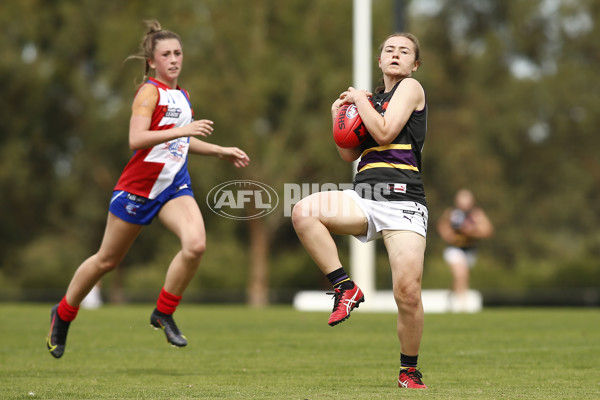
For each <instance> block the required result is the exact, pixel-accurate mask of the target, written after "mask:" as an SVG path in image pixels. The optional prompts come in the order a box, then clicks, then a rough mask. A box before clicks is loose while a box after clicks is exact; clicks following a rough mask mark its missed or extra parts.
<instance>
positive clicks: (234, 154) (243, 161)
mask: <svg viewBox="0 0 600 400" xmlns="http://www.w3.org/2000/svg"><path fill="white" fill-rule="evenodd" d="M219 158H220V159H221V160H226V161H229V162H231V163H232V164H233V165H234V166H235V167H236V168H244V167H247V166H248V164H250V157H248V155H247V154H246V153H245V152H244V151H243V150H240V149H238V148H237V147H223V150H222V152H221V154H219Z"/></svg>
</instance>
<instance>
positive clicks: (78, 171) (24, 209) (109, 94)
mask: <svg viewBox="0 0 600 400" xmlns="http://www.w3.org/2000/svg"><path fill="white" fill-rule="evenodd" d="M5 3H6V4H4V3H3V4H2V5H0V26H1V27H2V28H0V29H2V35H1V36H0V42H1V43H2V48H3V54H4V56H3V57H2V58H0V79H1V82H2V102H3V104H2V107H0V120H1V121H2V125H3V126H2V128H1V130H2V135H1V141H2V146H1V147H0V191H1V193H2V194H1V195H0V212H1V213H2V214H1V215H2V224H1V225H0V288H2V293H3V295H2V297H3V298H9V299H10V298H25V297H27V296H29V297H31V296H32V293H34V294H36V293H37V294H39V295H40V296H42V297H43V296H47V295H54V292H53V291H54V290H55V291H56V292H62V291H64V288H65V287H66V284H67V282H68V280H69V278H70V277H71V275H72V272H73V270H74V269H75V268H76V267H77V265H79V263H80V262H81V260H83V259H84V258H85V257H86V256H87V255H89V254H90V253H92V252H94V251H95V250H96V249H97V246H98V245H99V242H100V239H101V236H102V234H103V231H102V230H103V227H104V223H105V220H106V213H107V204H108V200H109V197H110V193H111V190H112V187H113V185H114V183H115V181H116V179H117V177H118V175H119V174H120V172H121V169H122V168H123V166H124V165H125V163H126V162H127V160H128V159H129V156H130V151H129V149H128V146H127V127H128V119H129V115H130V105H131V101H132V99H133V93H134V91H135V88H136V85H137V84H139V83H140V80H141V78H142V75H143V65H141V64H139V63H137V62H135V61H128V62H124V60H125V59H126V58H127V56H128V55H131V54H133V53H136V52H137V46H138V44H139V41H140V39H141V37H142V34H143V30H144V25H143V24H142V20H143V19H148V18H157V19H159V20H160V21H161V23H162V25H163V27H164V28H165V29H171V30H174V31H176V32H178V33H179V34H180V35H181V37H182V40H183V45H184V54H185V62H184V68H183V73H182V77H181V79H180V84H181V85H182V86H183V87H185V88H186V89H187V90H188V91H189V92H190V93H191V100H192V104H193V105H194V109H195V113H196V115H197V116H199V117H206V118H210V119H212V120H214V121H215V134H214V135H213V136H212V137H211V138H210V141H214V142H217V143H219V144H222V145H235V146H239V147H241V148H243V149H244V150H246V151H247V152H248V153H249V155H250V157H251V158H252V164H251V166H250V167H249V168H246V169H245V170H242V171H239V170H235V169H234V168H231V167H229V166H228V165H226V164H225V163H223V162H220V161H218V160H216V159H212V158H192V159H190V173H191V175H192V179H193V182H194V189H195V192H196V195H197V199H198V203H199V204H200V207H201V209H202V210H203V213H204V216H205V219H206V226H207V231H208V252H207V254H206V256H205V258H204V260H203V262H202V265H201V267H200V271H199V273H198V278H197V279H195V280H194V282H193V283H192V287H191V288H190V291H191V293H196V294H197V296H199V297H202V294H203V293H211V294H215V293H222V294H223V298H227V297H229V298H231V296H233V297H235V296H238V297H237V298H244V297H243V295H242V296H240V293H247V298H248V301H250V302H251V303H252V304H255V305H264V304H266V303H268V302H269V301H273V300H280V299H282V298H283V297H278V296H285V295H286V293H292V292H293V291H295V290H299V289H304V288H316V287H319V286H320V285H322V284H323V281H322V279H321V277H320V274H319V272H318V270H317V268H316V267H315V266H314V265H313V263H312V261H311V260H310V259H309V257H308V256H307V255H306V253H305V251H304V250H303V249H302V247H301V246H300V244H299V242H298V240H297V238H296V236H295V234H294V232H293V229H292V227H291V223H290V221H289V218H286V217H284V216H283V210H282V209H280V210H277V211H276V212H274V213H272V214H270V215H268V216H267V217H265V218H261V219H255V220H250V221H239V222H235V221H231V220H227V219H224V218H222V217H219V216H217V215H215V214H213V213H211V212H210V210H209V209H208V207H207V205H206V202H205V199H204V196H205V194H206V193H207V192H208V191H209V190H210V189H211V188H213V187H214V186H216V185H218V184H219V183H221V182H225V181H228V180H234V179H252V180H256V181H260V182H264V183H266V184H268V185H270V186H271V187H273V188H275V190H277V191H279V192H280V195H281V194H282V192H283V185H284V183H286V182H294V183H303V182H315V183H325V182H348V181H350V179H351V167H350V165H348V164H346V163H344V162H343V161H342V160H341V159H339V157H338V156H337V153H336V150H335V146H334V144H333V141H332V139H331V133H330V125H331V122H330V116H329V108H330V104H331V102H332V101H333V99H335V97H336V96H337V95H338V94H339V93H340V92H341V91H342V90H343V89H345V88H346V87H347V86H349V85H350V84H351V81H352V64H351V63H352V43H351V40H352V32H351V21H352V7H351V2H349V1H347V0H325V1H321V0H285V1H277V0H257V1H252V2H246V1H234V0H225V1H223V0H204V1H197V0H181V1H177V2H170V3H164V2H160V3H159V2H118V1H106V2H97V1H93V0H87V1H81V2H70V1H67V0H55V1H52V2H44V1H39V0H38V1H35V0H34V1H29V2H5ZM423 3H424V2H419V1H406V2H405V7H406V11H407V12H406V17H405V23H406V27H407V30H409V31H411V32H413V33H415V34H416V35H417V36H418V37H419V38H420V40H421V44H422V48H423V58H424V63H423V65H422V67H421V69H420V70H419V71H418V72H417V74H416V75H415V77H416V78H417V79H419V80H420V81H421V82H422V83H423V85H424V87H425V90H426V92H427V99H428V104H429V108H430V120H429V130H428V138H427V143H426V145H425V150H424V160H423V165H424V171H423V174H424V179H425V184H426V189H427V194H428V201H429V206H430V218H431V220H430V226H433V224H432V223H431V222H432V221H434V220H435V219H436V218H437V217H438V216H439V215H440V214H441V212H442V210H443V209H444V208H445V207H447V206H448V205H449V204H451V202H452V198H453V195H454V193H455V191H456V190H457V189H458V188H460V187H469V188H471V189H472V190H473V191H474V192H475V194H476V196H477V198H478V200H479V203H480V205H481V206H482V207H484V208H485V209H486V211H487V212H488V214H489V215H490V217H491V219H492V220H493V222H494V224H495V226H496V232H497V234H496V236H495V237H494V239H492V240H489V241H487V242H485V243H483V245H482V250H481V252H480V263H479V266H478V268H477V269H476V271H475V272H474V274H473V285H474V286H475V287H480V288H500V289H502V288H505V289H515V288H517V289H527V288H535V287H575V288H583V287H590V286H591V287H598V286H599V284H598V282H600V272H599V271H600V269H599V268H598V267H597V265H598V261H597V260H598V258H599V256H600V231H599V229H598V226H599V225H600V213H599V209H600V207H598V206H597V205H596V203H597V199H598V198H599V197H600V196H599V194H600V193H599V192H600V155H599V152H598V150H597V149H598V148H600V139H598V135H596V134H595V133H596V127H597V126H599V125H600V121H599V119H600V117H599V114H598V113H597V112H596V110H598V109H600V98H599V97H598V96H597V93H598V92H600V87H599V86H600V79H598V77H597V69H598V66H599V65H600V60H599V59H598V57H599V55H600V40H598V39H600V35H599V31H598V26H597V25H596V23H595V22H596V21H599V20H600V6H599V5H598V4H597V3H596V2H594V1H592V0H579V1H556V2H548V1H543V0H531V1H530V0H511V1H492V0H487V1H482V0H478V1H467V0H451V1H439V2H435V1H432V2H425V3H426V4H428V5H429V6H428V8H424V7H423ZM392 10H394V7H393V4H392V1H391V0H374V1H373V19H374V23H373V37H374V40H375V43H374V48H375V49H376V48H377V45H378V44H379V42H380V41H382V40H383V39H384V38H385V37H386V36H387V35H388V34H389V33H390V32H391V30H392V24H393V18H392V15H391V14H392ZM375 57H376V54H374V55H373V71H374V76H375V77H378V70H377V63H376V58H375ZM374 84H375V82H374ZM157 225H158V223H157ZM428 240H429V245H428V252H427V260H426V271H425V280H424V285H425V287H447V286H449V284H450V277H449V273H448V271H447V270H446V268H445V266H444V265H443V262H442V260H441V249H442V246H443V244H442V243H441V241H440V238H439V237H438V236H437V234H436V233H435V232H434V229H430V235H429V239H428ZM338 243H339V246H340V249H341V250H342V254H343V258H344V261H347V259H346V257H347V256H345V253H346V250H347V239H346V238H340V239H339V241H338ZM177 246H178V243H177V242H176V239H175V238H174V237H172V236H171V235H170V234H169V233H168V232H167V231H166V230H165V229H162V227H155V226H154V225H153V226H150V227H149V228H147V229H146V230H144V231H143V233H142V235H141V236H140V238H139V239H138V241H137V242H136V244H135V245H134V247H133V249H132V251H131V252H130V254H129V255H128V257H127V258H126V259H125V261H124V265H123V268H124V273H123V274H122V275H119V274H115V277H114V278H111V277H109V278H108V279H109V281H110V280H111V279H113V280H115V281H116V280H122V281H121V282H114V285H116V284H117V283H119V285H116V286H120V285H122V286H124V287H125V290H126V292H127V293H129V295H130V296H133V295H132V293H143V292H144V290H145V289H147V288H148V289H151V290H152V291H155V288H156V287H157V286H159V285H160V284H161V279H162V277H163V276H164V269H165V268H166V266H167V263H168V261H169V260H170V258H171V257H172V255H173V253H174V252H175V251H176V250H175V249H176V248H177ZM379 250H381V249H379ZM379 250H378V253H377V257H378V260H379V261H380V262H378V263H377V264H378V266H377V282H378V285H379V287H387V286H389V285H390V282H389V279H390V277H389V271H388V270H387V269H388V267H387V262H386V261H385V252H383V251H379ZM119 277H120V278H119ZM108 286H109V287H110V285H108Z"/></svg>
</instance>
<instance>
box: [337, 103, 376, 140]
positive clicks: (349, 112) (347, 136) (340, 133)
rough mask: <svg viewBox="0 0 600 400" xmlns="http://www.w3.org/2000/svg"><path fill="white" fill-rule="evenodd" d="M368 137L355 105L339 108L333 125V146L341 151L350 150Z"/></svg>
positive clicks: (345, 105) (348, 104) (347, 104)
mask: <svg viewBox="0 0 600 400" xmlns="http://www.w3.org/2000/svg"><path fill="white" fill-rule="evenodd" d="M368 135H369V132H368V131H367V128H366V127H365V125H364V124H363V122H362V119H361V118H360V115H358V110H357V109H356V105H354V104H351V103H346V104H344V105H343V106H341V107H340V109H339V110H338V113H337V117H336V119H335V122H334V124H333V140H334V141H335V144H337V145H338V146H339V147H341V148H343V149H351V148H353V147H356V146H358V145H359V144H361V143H362V142H364V141H365V139H366V138H367V136H368Z"/></svg>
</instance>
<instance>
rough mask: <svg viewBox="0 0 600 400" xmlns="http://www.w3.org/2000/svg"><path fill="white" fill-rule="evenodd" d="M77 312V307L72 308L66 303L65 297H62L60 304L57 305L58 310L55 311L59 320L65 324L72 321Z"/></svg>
mask: <svg viewBox="0 0 600 400" xmlns="http://www.w3.org/2000/svg"><path fill="white" fill-rule="evenodd" d="M78 311H79V307H73V306H71V305H70V304H69V303H67V296H64V297H63V298H62V300H61V301H60V303H58V309H57V310H56V312H57V313H58V316H59V317H60V319H62V320H63V321H65V322H71V321H73V320H74V319H75V317H76V316H77V312H78Z"/></svg>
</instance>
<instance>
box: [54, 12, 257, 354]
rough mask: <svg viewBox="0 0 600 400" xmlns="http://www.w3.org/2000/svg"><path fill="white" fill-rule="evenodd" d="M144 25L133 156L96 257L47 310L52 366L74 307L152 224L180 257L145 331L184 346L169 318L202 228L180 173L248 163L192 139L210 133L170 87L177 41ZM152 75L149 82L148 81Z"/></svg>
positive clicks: (175, 75) (191, 269)
mask: <svg viewBox="0 0 600 400" xmlns="http://www.w3.org/2000/svg"><path fill="white" fill-rule="evenodd" d="M146 23H147V26H148V31H147V33H146V35H145V36H144V38H143V40H142V43H141V51H140V54H139V55H137V56H133V57H134V58H141V59H143V60H144V61H145V73H144V81H145V82H144V83H143V84H142V85H141V86H140V87H139V88H138V90H137V93H136V95H135V99H134V100H133V106H132V113H131V120H130V123H129V146H130V148H131V149H132V150H133V151H134V153H133V156H132V158H131V160H130V161H129V163H128V164H127V166H126V167H125V169H124V170H123V173H122V174H121V177H120V178H119V180H118V182H117V184H116V186H115V188H114V192H113V195H112V199H111V201H110V205H109V213H108V220H107V223H106V229H105V232H104V238H103V239H102V243H101V244H100V248H99V250H98V252H97V253H96V254H94V255H92V256H91V257H89V258H88V259H87V260H85V261H84V262H83V263H82V264H81V265H80V266H79V268H78V269H77V271H75V274H74V276H73V278H72V279H71V283H70V284H69V286H68V288H67V292H66V294H65V296H64V297H63V298H62V300H61V301H60V302H59V303H58V304H57V305H55V306H54V307H53V308H52V310H51V324H50V333H49V334H48V338H47V346H48V349H49V350H50V353H51V354H52V355H53V356H54V357H56V358H60V357H62V355H63V353H64V351H65V344H66V339H67V332H68V329H69V325H70V324H71V321H73V320H74V319H75V317H76V315H77V311H78V309H79V305H80V303H81V301H82V300H83V299H84V297H85V296H86V295H87V294H88V293H89V292H90V290H92V288H93V287H94V285H95V284H96V283H97V282H98V281H99V280H100V278H102V277H103V276H104V275H105V274H106V273H108V272H110V271H112V270H114V269H115V268H116V267H117V266H118V265H119V263H120V262H121V261H122V260H123V258H124V257H125V254H126V253H127V251H128V250H129V248H130V246H131V245H132V244H133V242H134V240H135V239H136V237H137V236H138V234H139V233H140V231H141V230H142V227H143V226H144V225H148V224H150V223H151V222H152V221H153V220H154V218H155V217H158V219H159V220H160V221H161V222H162V223H163V225H165V226H166V227H167V228H168V229H169V230H171V231H172V232H173V233H174V234H175V235H177V236H178V237H179V239H180V241H181V250H180V251H179V252H178V253H177V254H176V255H175V257H174V258H173V260H172V261H171V263H170V265H169V267H168V270H167V274H166V278H165V281H164V286H163V288H162V290H161V291H160V294H159V295H158V301H157V303H156V309H155V310H154V311H153V312H152V314H151V316H150V323H151V325H152V326H154V327H155V328H161V329H163V330H164V333H165V335H166V337H167V341H168V342H169V343H171V344H172V345H173V346H177V347H183V346H185V345H187V340H186V338H185V337H184V336H183V335H182V333H181V331H180V330H179V329H178V327H177V325H176V324H175V321H174V320H173V313H174V312H175V310H176V308H177V306H178V305H179V302H180V300H181V297H182V295H183V292H184V291H185V289H186V287H187V286H188V284H189V283H190V281H191V279H192V277H193V276H194V274H195V272H196V270H197V268H198V264H199V263H200V259H201V258H202V255H203V253H204V250H205V246H206V233H205V229H204V221H203V218H202V214H201V213H200V209H199V208H198V204H197V203H196V201H195V200H194V197H193V192H192V187H191V180H190V176H189V173H188V169H187V157H188V153H191V154H199V155H209V156H215V157H218V158H221V159H224V160H227V161H230V162H232V163H233V165H235V166H236V167H238V168H242V167H246V166H247V165H248V163H249V162H250V160H249V158H248V156H247V155H246V153H244V152H243V151H242V150H240V149H238V148H236V147H221V146H218V145H215V144H210V143H207V142H204V141H202V140H200V139H198V137H207V136H209V135H211V134H212V133H213V122H212V121H211V120H208V119H198V120H194V114H193V111H192V107H191V103H190V96H189V95H188V92H187V91H185V90H183V89H182V88H180V87H179V86H178V84H177V82H178V79H179V75H180V73H181V69H182V66H183V48H182V44H181V40H180V38H179V36H178V35H177V34H176V33H174V32H171V31H167V30H162V29H161V26H160V24H159V23H158V21H155V20H152V21H147V22H146ZM151 70H152V71H153V72H154V74H153V75H154V77H149V76H148V75H149V72H150V71H151Z"/></svg>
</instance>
